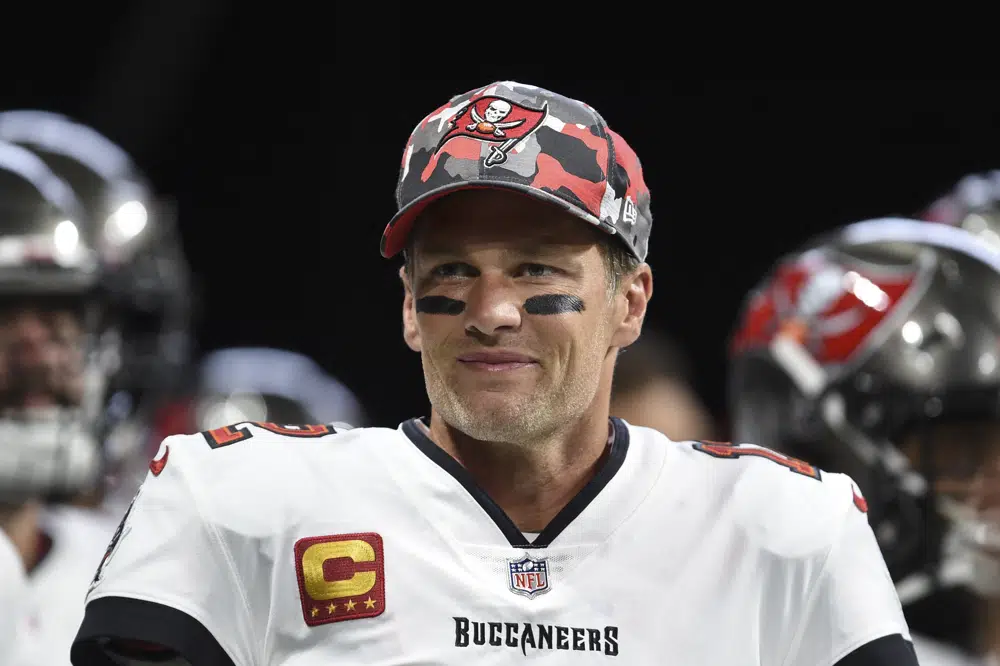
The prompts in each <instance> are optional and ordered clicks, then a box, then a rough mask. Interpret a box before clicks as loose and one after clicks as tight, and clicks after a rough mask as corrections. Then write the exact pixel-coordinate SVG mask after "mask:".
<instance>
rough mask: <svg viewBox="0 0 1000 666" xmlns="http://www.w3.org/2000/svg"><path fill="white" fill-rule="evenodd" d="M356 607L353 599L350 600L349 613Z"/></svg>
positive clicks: (348, 604)
mask: <svg viewBox="0 0 1000 666" xmlns="http://www.w3.org/2000/svg"><path fill="white" fill-rule="evenodd" d="M355 605H356V604H355V603H354V600H353V599H350V600H348V602H347V610H348V612H350V611H352V610H354V606H355Z"/></svg>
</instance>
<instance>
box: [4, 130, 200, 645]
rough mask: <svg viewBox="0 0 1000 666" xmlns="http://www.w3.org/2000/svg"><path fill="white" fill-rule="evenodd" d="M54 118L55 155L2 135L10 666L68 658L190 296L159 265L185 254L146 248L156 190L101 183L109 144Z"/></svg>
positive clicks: (152, 231) (153, 225)
mask: <svg viewBox="0 0 1000 666" xmlns="http://www.w3.org/2000/svg"><path fill="white" fill-rule="evenodd" d="M0 117H3V114H0ZM0 124H2V121H0ZM54 127H55V126H53V125H52V123H48V124H47V125H46V127H45V128H44V129H43V130H41V133H42V134H43V135H45V136H46V138H47V140H48V141H50V142H51V144H52V145H51V149H52V152H50V153H49V154H43V152H42V151H37V152H36V151H34V150H31V149H29V148H28V147H27V146H26V145H25V144H24V143H18V144H15V143H7V142H0V178H2V181H0V214H2V217H3V221H2V227H0V437H2V439H0V494H2V495H3V498H2V500H0V501H2V504H3V509H2V516H3V517H2V518H0V522H2V525H0V528H2V530H0V560H2V562H0V663H3V664H12V665H21V664H24V665H33V664H67V663H69V648H70V644H71V643H72V639H73V637H74V635H75V633H76V630H77V629H78V627H79V623H80V621H81V618H82V617H83V599H84V596H85V594H86V591H87V588H88V585H89V584H90V582H91V581H92V579H93V576H94V572H95V571H96V569H97V567H98V566H99V564H100V561H101V558H102V557H103V555H104V553H105V552H106V547H107V544H108V543H109V542H110V541H111V539H112V536H113V533H114V531H115V526H116V525H117V524H118V523H119V518H120V516H121V513H122V511H123V510H124V507H118V506H116V504H115V502H114V501H112V498H113V492H111V490H112V487H111V486H110V484H109V477H110V476H111V475H113V474H115V473H116V471H117V463H118V462H120V461H121V460H122V459H123V456H125V455H126V454H127V453H128V452H129V451H134V450H135V447H136V445H137V444H138V441H139V440H138V439H137V438H136V437H134V436H133V434H134V433H135V432H136V427H135V426H136V424H138V423H139V422H140V421H141V414H142V410H141V409H140V407H141V406H142V405H145V404H147V403H148V402H149V401H150V399H151V397H152V396H153V395H154V394H156V393H157V392H158V391H159V390H160V389H161V388H162V386H164V382H165V380H166V377H167V376H168V375H170V374H171V372H170V370H171V366H170V362H171V361H172V360H173V359H175V358H176V357H175V356H174V353H175V352H176V351H177V350H176V348H175V345H174V342H175V340H174V338H175V337H176V336H177V335H178V334H180V333H183V332H184V330H183V329H182V328H178V327H175V326H173V325H172V323H169V322H168V319H169V317H166V318H165V317H164V316H163V313H164V312H165V311H166V310H170V309H173V308H175V307H176V306H177V305H178V303H181V302H183V300H182V299H181V298H179V297H183V296H186V294H183V293H177V292H173V291H171V290H170V289H169V288H168V287H167V286H165V285H164V282H163V281H162V280H161V279H160V276H161V273H162V272H163V271H165V270H183V267H182V266H175V265H174V266H171V265H168V266H164V265H163V262H162V260H161V259H158V258H157V259H154V258H153V257H152V256H151V254H152V255H156V256H157V257H162V256H163V255H162V251H164V250H166V249H167V248H166V247H165V246H164V245H165V243H164V241H165V238H164V237H163V236H160V235H158V234H157V233H156V231H157V229H158V223H159V222H161V221H160V220H158V219H157V218H156V217H155V216H154V214H153V213H152V212H150V213H149V215H148V216H140V215H138V212H139V211H138V209H139V208H140V207H141V208H142V210H143V211H146V210H149V211H152V210H153V209H154V205H153V203H152V201H151V199H150V198H149V197H148V196H146V194H147V192H146V191H145V190H142V189H139V188H125V187H116V183H115V182H113V181H108V182H107V183H106V184H104V185H103V186H102V182H103V181H102V178H101V177H100V175H101V174H99V173H98V171H97V170H94V169H88V164H89V163H90V162H92V161H100V160H101V159H102V158H106V157H108V155H109V153H108V151H107V150H104V147H105V145H110V142H107V140H106V139H103V137H99V135H97V134H96V133H95V132H93V130H90V129H89V128H83V127H82V126H79V125H77V124H75V123H72V122H71V121H68V120H65V119H64V120H61V121H60V123H58V129H63V130H66V131H63V132H62V133H60V132H58V131H53V129H54ZM75 130H79V132H80V133H83V134H84V135H85V136H83V137H80V135H79V134H78V133H77V132H76V131H75ZM73 138H77V139H81V140H80V141H78V142H73V140H72V139H73ZM98 139H99V140H98ZM67 146H68V147H67ZM56 153H60V156H58V157H57V155H56ZM71 153H72V154H71ZM118 166H119V168H120V169H121V174H124V173H126V171H127V170H128V169H127V167H129V164H128V163H120V164H119V165H118ZM88 175H90V179H89V180H85V178H86V177H87V176H88ZM131 175H132V176H134V175H135V174H131ZM81 184H85V185H87V186H89V187H80V189H77V187H79V186H80V185H81ZM112 193H119V194H122V195H128V197H129V198H128V199H125V200H123V201H119V203H120V204H121V206H125V208H124V211H122V212H119V213H118V214H117V215H116V214H115V213H116V212H117V211H118V210H120V209H121V206H119V208H118V209H115V210H113V211H112V212H111V213H110V214H109V215H108V216H107V217H105V218H100V217H95V214H97V213H98V212H99V211H100V208H99V206H98V203H100V204H101V205H105V204H109V203H110V202H111V200H112V198H111V195H112ZM130 202H131V203H130ZM129 211H131V213H129ZM151 244H152V246H151ZM167 301H170V302H169V303H167ZM125 444H127V446H123V445H125ZM147 462H148V458H147ZM134 491H135V488H134V487H133V488H132V492H133V493H134ZM126 503H127V502H126Z"/></svg>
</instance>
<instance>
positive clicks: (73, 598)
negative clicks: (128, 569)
mask: <svg viewBox="0 0 1000 666" xmlns="http://www.w3.org/2000/svg"><path fill="white" fill-rule="evenodd" d="M42 520H43V523H42V527H43V529H44V531H45V534H46V535H47V536H48V537H49V538H50V539H51V546H50V547H49V549H48V551H47V553H46V554H45V556H44V558H43V559H42V560H41V561H40V562H39V563H38V565H37V566H36V567H35V568H34V569H33V570H32V571H31V573H30V574H28V575H27V576H23V566H21V563H20V561H18V562H16V563H15V565H16V567H17V570H16V572H15V573H17V575H18V578H19V581H18V588H17V592H16V597H17V598H16V599H13V600H12V601H13V602H14V606H15V607H16V608H17V613H16V617H10V618H7V621H10V622H12V624H11V625H10V626H9V627H8V628H9V629H10V630H11V631H9V632H5V634H6V635H7V640H5V641H2V642H0V643H2V644H0V664H3V665H4V666H63V665H67V666H68V665H69V663H70V646H71V645H72V644H73V639H74V637H75V636H76V633H77V630H78V629H79V628H80V623H81V622H82V621H83V604H84V598H85V597H86V594H87V589H88V585H89V584H90V582H91V580H92V579H93V577H94V570H95V569H96V568H97V565H98V564H99V563H100V561H101V557H102V556H103V555H104V552H105V549H106V548H107V545H108V541H109V540H110V539H111V537H112V535H113V534H114V531H115V525H116V524H117V522H118V521H117V519H115V518H113V517H112V516H111V515H109V514H105V513H103V512H101V511H97V510H88V509H77V508H72V507H62V508H51V509H47V510H46V512H45V513H44V514H43V518H42ZM4 574H5V576H10V575H12V570H11V569H8V570H7V571H6V572H4Z"/></svg>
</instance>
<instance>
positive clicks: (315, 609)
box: [309, 606, 319, 617]
mask: <svg viewBox="0 0 1000 666" xmlns="http://www.w3.org/2000/svg"><path fill="white" fill-rule="evenodd" d="M317 613H319V609H318V608H316V607H315V606H313V609H312V610H311V611H309V614H310V615H312V616H313V617H316V614H317Z"/></svg>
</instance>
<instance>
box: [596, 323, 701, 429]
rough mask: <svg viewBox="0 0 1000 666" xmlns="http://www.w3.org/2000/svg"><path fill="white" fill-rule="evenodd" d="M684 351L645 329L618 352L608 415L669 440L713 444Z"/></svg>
mask: <svg viewBox="0 0 1000 666" xmlns="http://www.w3.org/2000/svg"><path fill="white" fill-rule="evenodd" d="M692 379H693V377H692V374H691V369H690V367H689V366H688V362H687V359H686V358H685V356H684V353H683V351H682V350H681V349H680V348H679V347H678V346H677V344H676V343H675V342H674V341H673V340H672V339H670V338H668V337H667V336H666V335H664V334H662V333H660V332H658V331H656V330H655V329H652V328H650V327H649V325H648V324H647V325H646V326H645V327H644V328H643V331H642V335H641V336H640V337H639V339H638V340H636V341H635V342H634V343H632V344H631V345H629V346H628V347H627V348H626V349H624V350H622V352H621V354H619V355H618V361H617V363H616V365H615V375H614V379H613V382H612V386H611V414H612V415H614V416H617V417H618V418H621V419H624V420H625V421H627V422H629V423H631V424H632V425H639V426H645V427H647V428H653V429H654V430H659V431H660V432H662V433H663V434H664V435H666V436H668V437H669V438H670V439H673V440H676V441H683V440H689V439H701V440H705V439H707V440H712V439H717V433H716V427H715V424H714V423H713V419H712V414H711V413H710V412H709V410H708V408H706V407H705V405H704V403H703V402H702V400H701V397H700V396H699V395H698V392H697V391H696V390H695V388H694V386H693V385H692Z"/></svg>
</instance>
